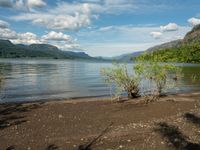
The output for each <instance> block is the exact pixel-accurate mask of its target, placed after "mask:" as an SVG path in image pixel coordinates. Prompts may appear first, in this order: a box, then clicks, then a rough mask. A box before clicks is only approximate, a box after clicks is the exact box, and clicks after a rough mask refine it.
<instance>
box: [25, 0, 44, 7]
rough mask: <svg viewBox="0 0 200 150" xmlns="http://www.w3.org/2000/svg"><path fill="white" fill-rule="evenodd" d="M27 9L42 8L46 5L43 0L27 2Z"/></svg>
mask: <svg viewBox="0 0 200 150" xmlns="http://www.w3.org/2000/svg"><path fill="white" fill-rule="evenodd" d="M27 5H28V7H30V8H32V7H43V6H45V5H46V3H45V2H44V1H43V0H27Z"/></svg>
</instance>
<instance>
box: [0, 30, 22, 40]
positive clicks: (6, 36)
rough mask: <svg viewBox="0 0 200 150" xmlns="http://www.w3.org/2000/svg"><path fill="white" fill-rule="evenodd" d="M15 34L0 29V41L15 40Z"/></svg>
mask: <svg viewBox="0 0 200 150" xmlns="http://www.w3.org/2000/svg"><path fill="white" fill-rule="evenodd" d="M17 36H18V35H17V33H16V32H15V31H12V30H11V29H8V28H0V38H1V39H16V38H17Z"/></svg>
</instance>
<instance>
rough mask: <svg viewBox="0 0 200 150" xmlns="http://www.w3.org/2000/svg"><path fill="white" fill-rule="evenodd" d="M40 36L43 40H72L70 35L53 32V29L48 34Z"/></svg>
mask: <svg viewBox="0 0 200 150" xmlns="http://www.w3.org/2000/svg"><path fill="white" fill-rule="evenodd" d="M42 38H43V39H44V40H53V41H69V42H70V41H72V37H71V36H69V35H67V34H63V33H62V32H55V31H51V32H49V33H48V34H46V35H44V36H42Z"/></svg>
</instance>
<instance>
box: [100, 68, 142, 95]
mask: <svg viewBox="0 0 200 150" xmlns="http://www.w3.org/2000/svg"><path fill="white" fill-rule="evenodd" d="M101 74H102V75H103V76H104V78H105V81H106V82H107V83H109V84H110V85H111V86H112V84H115V85H116V95H119V94H121V93H122V92H126V93H127V94H128V97H129V98H135V97H138V96H139V78H138V77H137V76H136V74H134V73H132V74H130V73H128V69H127V66H126V65H124V64H123V65H120V64H115V65H114V66H113V67H111V68H103V69H102V70H101Z"/></svg>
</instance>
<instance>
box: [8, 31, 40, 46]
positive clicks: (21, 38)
mask: <svg viewBox="0 0 200 150" xmlns="http://www.w3.org/2000/svg"><path fill="white" fill-rule="evenodd" d="M11 41H12V42H13V43H15V44H27V45H29V44H40V43H42V42H41V41H40V39H39V38H38V37H37V35H36V34H34V33H31V32H26V33H18V35H17V38H16V39H13V40H11Z"/></svg>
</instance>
